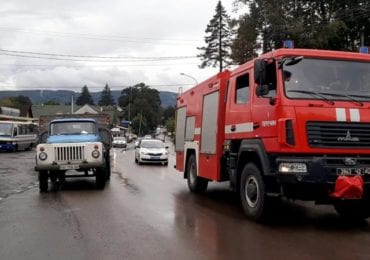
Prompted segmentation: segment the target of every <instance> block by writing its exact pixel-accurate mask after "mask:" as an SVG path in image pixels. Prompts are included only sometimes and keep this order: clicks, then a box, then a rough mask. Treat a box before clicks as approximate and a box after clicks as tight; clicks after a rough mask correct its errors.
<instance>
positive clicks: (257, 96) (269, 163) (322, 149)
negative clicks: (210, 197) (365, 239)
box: [175, 49, 370, 220]
mask: <svg viewBox="0 0 370 260" xmlns="http://www.w3.org/2000/svg"><path fill="white" fill-rule="evenodd" d="M176 116H177V117H176V138H175V141H176V144H175V150H176V168H177V169H178V170H179V171H181V172H183V174H184V178H187V182H188V186H189V189H190V190H191V191H192V192H196V193H198V192H204V191H205V190H206V189H207V184H208V182H209V181H230V188H231V189H232V190H233V191H236V192H238V193H239V194H240V198H241V201H242V206H243V209H244V211H245V213H246V215H247V216H248V217H250V218H252V219H254V220H262V219H264V218H265V217H267V216H268V212H269V209H270V208H271V206H272V204H273V203H274V202H275V201H276V200H277V199H278V198H281V197H287V198H291V199H301V200H312V201H315V202H316V203H330V204H333V205H334V206H335V209H336V210H337V212H338V213H339V214H340V215H341V216H343V217H347V218H357V219H358V218H367V217H368V216H369V214H370V201H369V200H370V195H369V192H370V189H369V188H370V149H369V148H370V55H367V54H360V53H350V52H338V51H324V50H309V49H279V50H276V51H273V52H270V53H266V54H264V55H262V56H260V57H258V58H256V59H254V60H251V61H249V62H247V63H245V64H243V65H241V66H239V67H237V68H236V69H235V70H233V71H227V70H226V71H223V72H221V73H219V74H217V75H215V76H214V77H212V78H210V79H208V80H206V81H204V82H202V83H200V84H199V85H197V86H195V87H193V88H191V89H190V90H188V91H186V92H184V93H182V94H181V95H179V97H178V99H177V115H176Z"/></svg>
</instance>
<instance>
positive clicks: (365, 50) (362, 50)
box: [360, 46, 369, 54]
mask: <svg viewBox="0 0 370 260" xmlns="http://www.w3.org/2000/svg"><path fill="white" fill-rule="evenodd" d="M360 53H365V54H368V53H369V47H367V46H361V47H360Z"/></svg>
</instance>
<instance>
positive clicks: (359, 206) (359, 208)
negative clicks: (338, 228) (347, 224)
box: [334, 200, 370, 221]
mask: <svg viewBox="0 0 370 260" xmlns="http://www.w3.org/2000/svg"><path fill="white" fill-rule="evenodd" d="M334 208H335V210H336V211H337V213H338V215H339V216H340V217H341V218H343V219H347V220H354V221H356V220H357V221H359V220H363V219H366V218H368V217H369V216H370V207H369V201H368V200H358V201H347V200H340V201H336V202H335V203H334Z"/></svg>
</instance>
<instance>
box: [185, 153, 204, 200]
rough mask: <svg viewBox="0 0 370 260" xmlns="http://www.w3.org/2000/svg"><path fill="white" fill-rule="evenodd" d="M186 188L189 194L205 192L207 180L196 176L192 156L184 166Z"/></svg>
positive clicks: (195, 165) (193, 157)
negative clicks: (186, 181) (186, 180)
mask: <svg viewBox="0 0 370 260" xmlns="http://www.w3.org/2000/svg"><path fill="white" fill-rule="evenodd" d="M186 172H187V175H188V176H187V179H188V187H189V190H190V191H191V192H194V193H203V192H205V191H206V190H207V186H208V180H207V179H204V178H202V177H199V176H198V173H197V163H196V160H195V156H194V154H192V155H190V157H189V159H188V161H187V165H186Z"/></svg>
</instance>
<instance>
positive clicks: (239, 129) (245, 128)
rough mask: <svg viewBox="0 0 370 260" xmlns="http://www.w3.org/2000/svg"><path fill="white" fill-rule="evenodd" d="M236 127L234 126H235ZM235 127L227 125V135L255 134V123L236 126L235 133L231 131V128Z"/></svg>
mask: <svg viewBox="0 0 370 260" xmlns="http://www.w3.org/2000/svg"><path fill="white" fill-rule="evenodd" d="M233 125H234V124H233ZM233 125H226V126H225V134H232V133H234V134H236V133H238V134H239V133H250V132H253V123H252V122H248V123H243V124H235V131H231V126H233Z"/></svg>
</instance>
